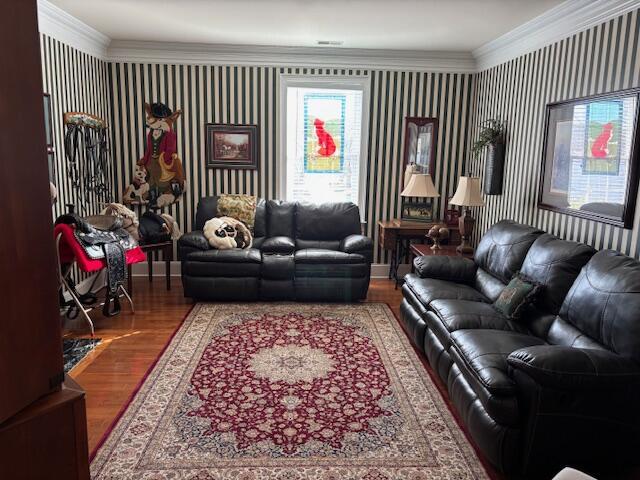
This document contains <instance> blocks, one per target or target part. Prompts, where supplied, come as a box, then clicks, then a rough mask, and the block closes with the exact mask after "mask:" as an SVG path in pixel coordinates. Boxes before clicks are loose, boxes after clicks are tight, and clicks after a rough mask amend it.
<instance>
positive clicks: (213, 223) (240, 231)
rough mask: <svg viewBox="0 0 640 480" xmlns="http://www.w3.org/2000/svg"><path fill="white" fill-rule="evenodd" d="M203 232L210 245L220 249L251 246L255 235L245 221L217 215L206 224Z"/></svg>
mask: <svg viewBox="0 0 640 480" xmlns="http://www.w3.org/2000/svg"><path fill="white" fill-rule="evenodd" d="M203 233H204V236H205V238H206V239H207V241H208V242H209V245H211V246H212V247H213V248H217V249H218V250H227V249H230V248H251V244H252V243H253V237H252V236H251V232H249V229H248V228H247V227H246V226H245V225H244V223H242V222H240V221H238V220H236V219H235V218H231V217H215V218H212V219H211V220H208V221H207V222H206V223H205V224H204V229H203Z"/></svg>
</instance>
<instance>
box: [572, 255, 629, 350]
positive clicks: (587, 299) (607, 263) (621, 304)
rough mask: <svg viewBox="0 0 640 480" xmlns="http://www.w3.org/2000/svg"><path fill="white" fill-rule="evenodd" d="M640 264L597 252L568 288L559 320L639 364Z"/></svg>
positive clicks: (622, 256)
mask: <svg viewBox="0 0 640 480" xmlns="http://www.w3.org/2000/svg"><path fill="white" fill-rule="evenodd" d="M639 311H640V262H638V261H637V260H634V259H632V258H629V257H627V256H625V255H622V254H621V253H618V252H614V251H612V250H602V251H600V252H598V253H596V254H595V255H594V256H593V257H591V260H589V263H587V264H586V265H585V266H584V267H583V269H582V271H581V272H580V275H578V278H577V279H576V281H575V282H574V283H573V285H572V286H571V289H570V290H569V293H568V294H567V297H566V298H565V300H564V302H563V304H562V308H561V309H560V318H562V319H563V320H565V321H567V322H568V323H570V324H571V325H573V326H574V327H576V329H578V330H580V331H581V332H583V333H585V334H586V335H587V336H588V337H590V338H592V339H593V340H595V341H596V342H598V343H600V344H602V345H604V346H606V347H607V348H609V349H610V350H613V351H614V352H616V353H618V354H620V355H623V356H626V357H630V358H633V359H634V360H636V361H640V321H638V312H639Z"/></svg>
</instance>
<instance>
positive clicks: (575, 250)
mask: <svg viewBox="0 0 640 480" xmlns="http://www.w3.org/2000/svg"><path fill="white" fill-rule="evenodd" d="M595 253H596V251H595V249H594V248H592V247H589V246H588V245H585V244H583V243H578V242H570V241H567V240H561V239H559V238H557V237H555V236H553V235H550V234H548V233H545V234H544V235H541V236H539V237H538V238H537V239H536V241H535V242H533V244H532V245H531V248H530V249H529V251H528V252H527V255H526V257H525V258H524V262H523V263H522V268H521V269H520V271H521V272H522V274H523V275H524V276H526V277H527V278H529V279H531V280H533V281H534V282H536V283H539V284H540V285H542V286H543V288H541V289H540V292H539V294H538V295H537V297H536V302H535V303H536V305H537V307H538V308H539V309H540V310H541V311H543V312H545V313H551V314H554V315H557V314H558V312H559V311H560V307H561V306H562V302H563V301H564V299H565V297H566V296H567V292H568V291H569V289H570V288H571V285H573V282H574V281H575V279H576V277H577V276H578V274H579V273H580V270H581V269H582V267H584V266H585V265H586V263H587V262H588V261H589V259H590V258H591V257H592V256H593V255H594V254H595Z"/></svg>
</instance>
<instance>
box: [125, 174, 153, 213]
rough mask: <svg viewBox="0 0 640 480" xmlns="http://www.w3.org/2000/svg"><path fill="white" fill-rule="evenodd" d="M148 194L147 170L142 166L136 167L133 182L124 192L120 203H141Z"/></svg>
mask: <svg viewBox="0 0 640 480" xmlns="http://www.w3.org/2000/svg"><path fill="white" fill-rule="evenodd" d="M148 192H149V183H147V169H146V168H144V165H136V169H135V171H134V172H133V181H132V182H131V184H130V185H129V186H128V187H127V189H126V190H125V191H124V195H123V196H122V203H124V204H125V205H130V204H131V203H133V202H140V203H143V202H145V201H146V199H147V193H148Z"/></svg>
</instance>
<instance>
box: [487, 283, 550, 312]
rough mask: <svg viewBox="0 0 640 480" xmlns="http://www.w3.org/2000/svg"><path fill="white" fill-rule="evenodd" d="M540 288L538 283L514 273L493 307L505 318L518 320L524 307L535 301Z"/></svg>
mask: <svg viewBox="0 0 640 480" xmlns="http://www.w3.org/2000/svg"><path fill="white" fill-rule="evenodd" d="M540 288H541V285H540V284H539V283H536V282H533V281H531V280H529V279H528V278H526V277H525V276H523V275H521V274H520V273H516V274H515V275H514V276H513V278H512V279H511V281H510V282H509V284H508V285H507V286H506V287H505V288H504V290H503V291H502V293H501V294H500V296H499V297H498V298H497V299H496V301H495V302H493V306H494V307H495V308H496V309H497V310H498V311H500V312H501V313H502V314H503V315H504V316H505V317H507V318H511V319H514V318H519V317H520V315H521V314H522V311H523V310H524V307H526V306H527V305H529V304H531V303H532V302H533V301H534V300H535V297H536V295H537V294H538V292H539V291H540Z"/></svg>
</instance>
